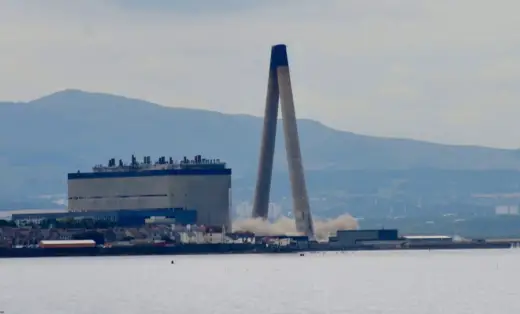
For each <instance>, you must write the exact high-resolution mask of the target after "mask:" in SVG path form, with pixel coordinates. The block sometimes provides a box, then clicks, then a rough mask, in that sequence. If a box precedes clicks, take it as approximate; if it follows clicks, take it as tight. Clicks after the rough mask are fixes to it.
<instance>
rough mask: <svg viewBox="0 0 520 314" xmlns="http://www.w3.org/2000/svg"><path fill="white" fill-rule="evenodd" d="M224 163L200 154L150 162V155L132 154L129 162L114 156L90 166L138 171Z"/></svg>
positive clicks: (218, 166) (214, 166) (220, 166)
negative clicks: (140, 159)
mask: <svg viewBox="0 0 520 314" xmlns="http://www.w3.org/2000/svg"><path fill="white" fill-rule="evenodd" d="M225 168H226V163H225V162H222V161H220V159H206V158H202V156H201V155H197V156H195V157H194V158H193V159H188V158H187V157H186V156H184V158H183V159H181V160H174V159H173V158H172V157H169V158H166V157H164V156H162V157H159V158H158V159H157V160H156V161H155V162H152V158H151V157H150V156H144V157H143V160H142V161H138V160H137V158H136V157H135V156H134V155H132V159H131V161H130V163H124V162H123V160H122V159H119V161H118V162H116V159H115V158H112V159H110V160H109V161H108V164H107V165H96V166H94V167H93V168H92V172H94V173H99V172H139V171H153V170H185V169H225Z"/></svg>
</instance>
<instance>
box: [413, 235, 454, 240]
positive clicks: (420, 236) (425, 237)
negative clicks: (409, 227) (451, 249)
mask: <svg viewBox="0 0 520 314" xmlns="http://www.w3.org/2000/svg"><path fill="white" fill-rule="evenodd" d="M403 238H405V239H410V240H420V239H424V240H427V239H452V238H453V237H450V236H447V235H407V236H403Z"/></svg>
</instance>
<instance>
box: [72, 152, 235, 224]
mask: <svg viewBox="0 0 520 314" xmlns="http://www.w3.org/2000/svg"><path fill="white" fill-rule="evenodd" d="M147 161H148V162H147ZM120 164H121V162H120ZM230 196H231V169H229V168H226V167H225V164H224V163H221V162H220V161H219V162H210V161H206V160H205V159H201V158H200V156H196V157H195V159H194V160H192V161H188V160H184V161H183V162H181V163H174V162H172V161H171V159H170V162H167V161H165V159H164V158H163V159H162V160H160V161H159V162H158V163H155V164H153V165H152V164H150V163H149V157H148V160H147V157H145V162H144V163H140V164H137V163H136V162H135V158H134V157H132V164H131V166H126V165H122V164H121V165H120V166H116V165H115V161H114V160H112V161H110V162H109V166H108V167H103V166H98V167H95V168H94V171H92V172H84V173H82V172H78V173H70V174H69V175H68V210H69V211H70V212H88V211H95V212H100V211H119V210H125V211H128V210H162V209H174V208H183V209H191V210H195V211H197V224H198V225H207V226H224V227H226V228H230V227H231V218H230V206H231V200H230Z"/></svg>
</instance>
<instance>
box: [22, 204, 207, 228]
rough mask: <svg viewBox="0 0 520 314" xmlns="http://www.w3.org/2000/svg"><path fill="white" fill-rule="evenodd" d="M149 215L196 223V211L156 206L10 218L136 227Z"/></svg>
mask: <svg viewBox="0 0 520 314" xmlns="http://www.w3.org/2000/svg"><path fill="white" fill-rule="evenodd" d="M150 217H167V218H174V219H175V223H176V224H178V225H183V226H185V225H195V224H196V223H197V211H196V210H186V209H183V208H158V209H147V210H117V211H88V212H67V213H37V214H13V215H12V220H13V221H15V222H21V221H33V222H36V221H39V220H45V219H66V218H75V219H93V220H108V221H114V222H116V224H117V225H118V226H121V227H136V226H142V225H144V224H145V220H146V219H147V218H150Z"/></svg>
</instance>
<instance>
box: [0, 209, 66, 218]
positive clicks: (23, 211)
mask: <svg viewBox="0 0 520 314" xmlns="http://www.w3.org/2000/svg"><path fill="white" fill-rule="evenodd" d="M67 212H68V210H67V208H57V209H56V208H55V209H13V210H0V217H11V216H12V215H20V214H21V215H25V214H48V213H56V214H62V213H67Z"/></svg>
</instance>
